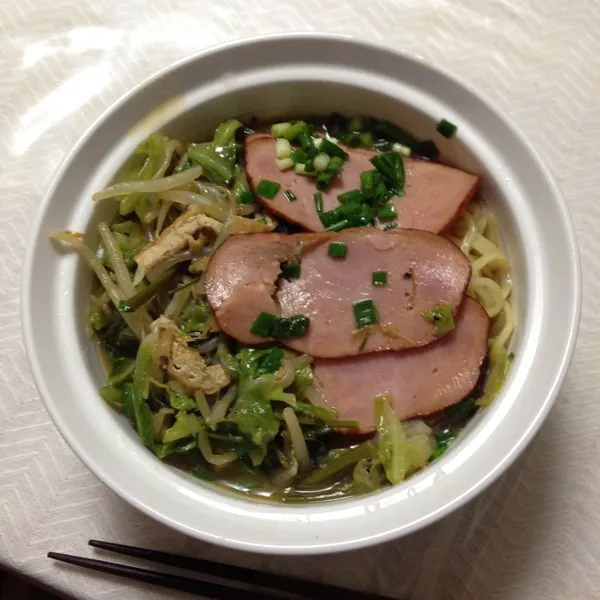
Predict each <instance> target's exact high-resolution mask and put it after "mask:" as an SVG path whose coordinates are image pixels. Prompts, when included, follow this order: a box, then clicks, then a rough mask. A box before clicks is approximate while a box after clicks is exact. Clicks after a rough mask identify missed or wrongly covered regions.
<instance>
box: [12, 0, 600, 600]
mask: <svg viewBox="0 0 600 600" xmlns="http://www.w3.org/2000/svg"><path fill="white" fill-rule="evenodd" d="M292 30H303V31H307V30H311V31H312V30H322V31H329V32H343V33H349V34H354V35H357V36H362V37H367V38H370V39H379V40H384V41H386V42H387V43H389V44H392V45H394V46H396V47H399V48H403V49H405V50H407V51H409V52H411V53H413V54H416V55H419V56H420V57H422V58H423V60H426V61H431V62H433V63H435V64H437V65H440V66H442V67H445V68H446V69H448V70H449V71H450V72H452V73H454V74H456V75H458V76H460V77H462V78H463V79H464V80H466V81H468V82H469V83H471V84H473V85H475V86H476V87H477V88H479V89H480V90H481V91H482V92H483V93H484V94H486V95H487V96H489V97H490V98H492V99H493V100H495V102H496V103H498V104H499V105H500V106H501V107H502V108H503V109H504V110H505V111H506V112H507V113H508V114H509V115H510V116H511V117H512V118H513V119H514V121H515V122H516V123H517V124H518V125H519V126H520V127H521V128H522V129H523V131H524V132H525V133H526V134H527V135H528V136H529V138H530V139H531V140H532V141H533V142H534V144H535V145H536V147H537V148H538V150H539V151H540V153H541V154H542V156H543V157H544V159H545V160H546V161H547V162H548V164H549V165H550V167H551V168H552V169H553V171H554V173H555V174H556V176H557V177H558V180H559V183H560V184H561V186H562V189H563V191H564V194H565V196H566V198H567V201H568V203H569V206H570V208H571V211H572V213H573V217H574V220H575V225H576V228H577V233H578V236H579V243H580V247H581V252H582V259H583V271H584V276H585V280H584V308H583V323H582V328H581V333H580V337H579V343H578V351H577V352H576V355H575V360H574V363H573V365H572V368H571V370H570V375H569V378H568V380H567V383H566V385H565V386H564V389H563V391H562V393H561V394H560V397H559V399H558V401H557V403H556V406H555V408H554V409H553V410H552V412H551V414H550V417H549V419H548V421H547V422H546V424H545V425H544V427H543V429H542V431H541V433H540V434H539V436H538V437H537V439H536V440H535V441H534V442H533V443H532V445H531V447H530V448H529V449H528V450H527V451H526V453H525V454H524V455H523V456H522V457H521V458H520V459H519V460H518V462H517V464H516V465H515V466H514V467H513V468H511V469H510V470H509V472H508V473H507V474H506V475H505V476H504V477H503V478H502V480H501V481H499V482H497V483H496V484H494V485H493V486H492V487H491V488H490V489H489V490H488V491H487V492H485V493H484V494H483V495H482V496H480V497H479V498H478V499H477V500H476V501H474V502H473V503H471V504H470V505H468V506H467V507H466V508H464V509H462V510H461V511H459V512H458V513H456V514H454V515H453V516H451V517H449V518H447V519H445V520H443V521H442V522H440V523H438V524H436V525H434V526H432V527H430V528H429V529H427V530H425V531H422V532H420V533H418V534H416V535H413V536H411V537H408V538H405V539H402V540H399V541H397V542H394V543H389V544H387V545H384V546H380V547H376V548H371V549H367V550H361V551H357V552H351V553H348V554H341V555H337V556H326V557H318V558H306V557H305V558H277V557H266V556H260V555H250V554H243V553H239V552H233V551H228V550H223V549H219V548H215V547H210V546H208V545H206V544H201V543H199V542H196V541H194V540H192V539H189V538H186V537H184V536H183V535H180V534H178V533H174V532H172V531H170V530H168V529H166V528H165V527H163V526H161V525H159V524H157V523H155V522H153V521H152V520H150V519H148V518H147V517H145V516H143V515H142V514H141V513H139V512H137V511H136V510H134V509H133V508H131V507H130V506H129V505H127V504H126V503H125V502H123V501H122V500H120V499H119V498H118V497H117V496H115V495H114V494H113V493H112V492H111V491H109V490H108V489H107V488H106V487H105V486H104V485H103V484H101V483H100V482H99V481H98V480H97V479H96V478H95V477H94V476H93V475H92V474H91V473H90V472H89V471H88V470H87V468H86V467H85V466H84V465H83V464H82V463H81V462H80V461H79V460H78V459H77V458H76V457H75V455H74V454H73V452H72V451H71V450H70V449H69V448H68V446H67V445H66V443H65V442H64V441H63V440H62V438H61V437H60V435H59V434H58V432H57V430H56V429H55V427H54V426H53V424H52V423H51V421H50V419H49V417H48V415H47V414H46V411H45V409H44V407H43V405H42V402H41V400H40V398H39V395H38V392H37V390H36V388H35V385H34V383H33V381H32V378H31V375H30V371H29V368H28V365H27V360H26V357H25V352H24V348H23V342H22V338H21V329H20V320H19V291H20V290H19V286H20V275H21V265H22V260H23V252H24V248H25V244H26V240H27V236H28V230H29V227H30V223H31V221H32V219H33V218H34V216H35V215H36V212H37V209H38V205H39V203H40V201H41V198H42V196H43V194H44V193H45V191H46V190H47V188H48V184H49V182H50V179H51V177H52V174H53V172H54V171H55V169H56V167H57V166H58V165H59V163H60V162H61V160H62V159H63V158H64V157H65V155H66V154H67V153H68V152H69V150H70V149H71V148H72V146H73V145H74V144H75V142H76V141H77V139H78V138H79V137H80V136H81V134H82V133H83V132H84V131H85V130H86V129H87V127H88V126H89V125H90V124H91V123H92V122H93V121H94V120H95V119H96V118H97V117H98V116H99V115H100V114H101V113H102V111H103V110H104V109H105V108H106V107H107V106H109V105H110V104H111V103H113V102H114V101H115V100H117V99H118V98H119V97H120V96H121V95H122V94H124V93H125V92H126V91H127V90H129V89H130V88H131V87H132V86H133V85H135V84H137V83H139V82H140V81H142V80H143V79H144V78H146V77H147V76H148V75H150V74H152V73H154V72H155V71H157V70H158V69H160V68H162V67H164V66H166V65H168V64H169V63H171V62H173V61H174V60H176V59H179V58H181V57H183V56H185V55H187V54H190V53H192V52H195V51H197V50H200V49H202V48H205V47H207V46H210V45H213V44H216V43H219V42H223V41H227V40H231V39H235V38H237V37H242V36H249V35H254V34H259V33H267V32H278V31H292ZM599 98H600V2H598V1H597V0H596V1H595V0H570V1H569V2H564V1H563V0H402V1H401V0H396V1H393V0H369V1H368V2H365V1H364V0H328V1H327V2H320V1H319V0H305V1H304V2H297V1H290V0H277V1H274V0H223V1H221V2H215V1H214V0H213V1H208V0H186V1H183V0H44V1H42V0H0V562H2V563H3V564H4V565H6V566H8V567H11V568H14V569H16V570H18V571H19V572H21V573H23V574H26V575H29V576H31V577H33V578H35V579H36V580H38V581H40V582H43V583H44V584H47V585H50V586H52V587H54V588H55V589H57V590H60V591H63V592H67V593H71V594H72V595H74V596H75V597H77V598H90V599H91V598H94V599H96V598H102V599H107V600H108V599H110V600H117V599H125V598H126V599H127V600H137V599H141V598H144V599H149V600H154V599H158V598H164V597H167V596H168V597H169V598H184V597H186V598H187V597H188V596H186V595H177V594H172V595H167V594H165V593H164V592H163V591H162V590H160V589H156V588H151V587H148V586H143V585H136V584H128V583H123V582H121V581H120V580H117V579H112V578H110V577H108V576H100V575H94V574H91V573H87V572H82V571H79V570H76V569H72V568H68V567H60V566H58V565H56V564H52V563H51V561H50V560H48V559H47V558H46V557H45V555H46V552H48V551H49V550H56V551H64V552H70V553H86V554H87V553H88V552H89V551H88V550H87V549H86V542H87V540H88V539H89V538H99V539H105V540H115V541H120V542H123V543H131V544H136V545H142V546H154V547H157V548H162V549H171V550H175V551H182V552H185V553H190V554H197V555H202V556H209V557H212V558H214V559H220V560H227V561H231V562H235V563H237V564H244V565H252V566H256V567H259V568H263V569H271V570H273V571H278V572H285V573H294V574H298V575H304V576H307V577H310V578H312V579H315V580H321V581H328V582H331V583H335V584H338V585H347V586H352V587H357V588H363V589H365V588H369V589H373V590H376V591H379V592H380V593H387V594H389V595H391V596H394V597H399V598H400V597H403V598H407V599H408V598H410V600H429V599H431V600H454V599H466V598H473V599H475V600H487V599H502V600H537V599H543V600H563V599H568V600H578V599H585V600H588V599H589V600H591V599H597V598H600V402H599V398H598V384H599V383H600V312H599V311H600V279H599V277H598V275H599V274H600V243H599V242H600V227H599V223H600V221H599V220H598V219H599V217H600V193H599V191H598V190H599V189H600V99H599ZM596 236H598V237H596ZM348 526H349V527H351V526H352V524H351V523H349V524H348ZM89 554H91V552H90V553H89Z"/></svg>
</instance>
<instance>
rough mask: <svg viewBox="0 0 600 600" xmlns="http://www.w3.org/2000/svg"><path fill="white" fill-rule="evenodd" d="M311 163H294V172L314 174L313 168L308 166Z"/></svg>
mask: <svg viewBox="0 0 600 600" xmlns="http://www.w3.org/2000/svg"><path fill="white" fill-rule="evenodd" d="M310 166H311V165H309V164H308V161H307V163H296V165H295V166H294V172H295V173H298V175H316V172H315V170H314V169H311V168H310Z"/></svg>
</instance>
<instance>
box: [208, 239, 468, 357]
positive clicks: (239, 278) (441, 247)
mask: <svg viewBox="0 0 600 600" xmlns="http://www.w3.org/2000/svg"><path fill="white" fill-rule="evenodd" d="M330 242H340V243H343V244H346V246H347V255H346V257H345V258H333V257H331V256H329V255H328V248H329V243H330ZM298 258H300V265H301V274H300V277H299V278H298V279H289V280H287V279H281V280H280V281H279V283H277V278H278V276H279V274H280V263H282V262H286V261H294V260H298ZM374 271H386V272H387V284H386V285H384V286H375V285H373V283H372V275H373V272H374ZM470 274H471V265H470V263H469V261H468V259H467V258H466V257H465V256H464V254H463V253H462V252H461V251H460V250H459V249H458V248H457V247H456V246H455V245H454V244H452V243H451V242H449V241H448V240H446V239H445V238H442V237H440V236H437V235H434V234H432V233H428V232H425V231H417V230H410V229H405V230H399V229H398V230H394V231H390V232H383V231H380V230H378V229H373V228H370V227H363V228H357V229H347V230H345V231H342V232H340V233H309V234H296V235H280V234H270V233H268V234H250V235H238V236H233V237H231V238H229V240H227V241H226V242H224V243H223V244H222V245H221V246H220V247H219V248H218V250H217V251H216V252H215V253H214V254H213V257H212V258H211V261H210V263H209V265H208V268H207V271H206V276H205V290H206V295H207V298H208V301H209V303H210V305H211V307H212V309H213V311H214V314H215V317H216V319H217V321H218V323H219V326H220V327H221V329H222V330H223V331H224V332H225V333H227V334H229V335H231V336H232V337H234V338H236V339H238V340H240V341H241V342H244V343H246V344H257V343H261V342H264V341H266V339H265V338H263V337H260V336H258V335H255V334H253V333H251V331H250V329H251V327H252V324H253V322H254V320H255V319H256V318H257V317H258V315H259V314H260V313H261V312H269V313H273V314H277V315H281V316H282V317H291V316H293V315H305V316H307V317H309V319H310V326H309V329H308V331H307V333H306V334H305V335H303V336H300V337H295V338H291V339H287V340H283V341H282V343H284V344H285V345H286V346H288V347H289V348H292V349H294V350H296V351H297V352H304V353H306V354H310V355H311V356H317V357H329V358H336V357H341V356H352V355H355V354H360V353H367V352H379V351H383V350H403V349H405V348H413V347H416V346H423V345H426V344H429V343H431V342H432V341H434V340H436V339H437V338H438V334H437V333H436V330H435V327H434V325H433V324H432V323H430V322H429V321H427V320H426V319H425V318H424V317H423V315H422V313H423V311H425V310H427V309H430V308H432V307H434V306H436V305H438V304H440V303H444V304H448V305H449V306H450V307H451V309H452V311H453V313H455V312H456V311H457V309H458V307H459V306H460V304H461V302H462V300H463V294H464V291H465V287H466V285H467V283H468V281H469V277H470ZM366 299H370V300H372V302H373V304H374V305H375V307H376V309H377V312H378V315H379V324H378V325H375V326H373V327H367V328H362V329H357V325H356V320H355V316H354V310H353V303H355V302H357V301H360V300H366Z"/></svg>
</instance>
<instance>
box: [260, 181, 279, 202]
mask: <svg viewBox="0 0 600 600" xmlns="http://www.w3.org/2000/svg"><path fill="white" fill-rule="evenodd" d="M280 187H281V184H279V183H277V182H275V181H269V180H268V179H261V180H260V181H259V183H258V185H257V186H256V189H255V190H254V191H255V192H256V193H257V194H258V195H259V196H262V197H263V198H268V199H269V200H271V199H272V198H275V196H276V195H277V192H278V191H279V188H280Z"/></svg>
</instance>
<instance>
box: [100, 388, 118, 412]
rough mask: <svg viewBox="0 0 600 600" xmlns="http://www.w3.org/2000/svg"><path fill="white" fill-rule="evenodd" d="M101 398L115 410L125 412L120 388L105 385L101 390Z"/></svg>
mask: <svg viewBox="0 0 600 600" xmlns="http://www.w3.org/2000/svg"><path fill="white" fill-rule="evenodd" d="M100 396H101V397H102V399H103V400H104V401H105V402H106V403H107V404H108V405H109V406H111V407H112V408H114V409H115V410H118V411H123V394H122V392H121V390H120V389H119V388H117V387H114V386H112V385H104V386H102V387H101V388H100Z"/></svg>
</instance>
